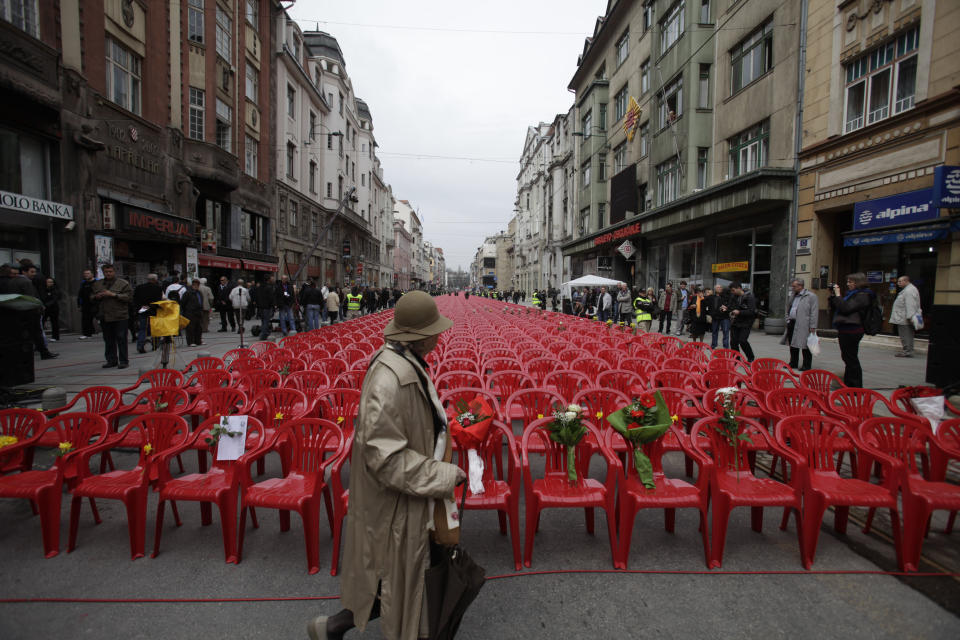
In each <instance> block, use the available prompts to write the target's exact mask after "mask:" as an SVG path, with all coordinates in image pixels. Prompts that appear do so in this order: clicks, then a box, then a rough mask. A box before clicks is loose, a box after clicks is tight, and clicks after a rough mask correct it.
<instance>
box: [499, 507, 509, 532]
mask: <svg viewBox="0 0 960 640" xmlns="http://www.w3.org/2000/svg"><path fill="white" fill-rule="evenodd" d="M497 520H499V521H500V535H502V536H505V535H507V514H506V512H504V511H497Z"/></svg>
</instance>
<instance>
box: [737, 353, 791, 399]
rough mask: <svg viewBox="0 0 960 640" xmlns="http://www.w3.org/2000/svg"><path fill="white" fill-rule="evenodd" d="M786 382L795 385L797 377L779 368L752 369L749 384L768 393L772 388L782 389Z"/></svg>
mask: <svg viewBox="0 0 960 640" xmlns="http://www.w3.org/2000/svg"><path fill="white" fill-rule="evenodd" d="M754 362H756V361H754ZM787 384H789V385H791V386H793V387H796V386H797V379H796V378H794V377H793V376H792V375H791V374H789V373H786V372H784V371H781V370H779V369H760V370H756V369H754V370H753V374H752V375H751V376H750V384H749V386H750V388H751V389H754V390H756V391H759V392H761V393H768V392H770V391H773V390H774V389H783V388H784V387H785V386H786V385H787Z"/></svg>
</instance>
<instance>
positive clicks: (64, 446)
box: [59, 442, 73, 455]
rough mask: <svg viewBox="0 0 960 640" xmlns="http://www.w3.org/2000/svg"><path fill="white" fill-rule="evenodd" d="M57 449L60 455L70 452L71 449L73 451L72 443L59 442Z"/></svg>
mask: <svg viewBox="0 0 960 640" xmlns="http://www.w3.org/2000/svg"><path fill="white" fill-rule="evenodd" d="M59 448H60V455H63V454H64V453H67V452H68V451H70V450H71V449H73V443H72V442H61V443H60V445H59Z"/></svg>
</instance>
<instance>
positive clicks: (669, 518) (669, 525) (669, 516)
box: [663, 508, 677, 533]
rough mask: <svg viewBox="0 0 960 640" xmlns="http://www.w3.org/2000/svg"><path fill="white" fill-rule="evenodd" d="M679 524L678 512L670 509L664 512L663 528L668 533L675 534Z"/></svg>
mask: <svg viewBox="0 0 960 640" xmlns="http://www.w3.org/2000/svg"><path fill="white" fill-rule="evenodd" d="M676 522H677V510H676V509H673V508H670V509H664V510H663V528H664V529H665V530H666V531H667V532H668V533H673V530H674V528H675V525H676Z"/></svg>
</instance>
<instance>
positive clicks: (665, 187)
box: [657, 157, 680, 206]
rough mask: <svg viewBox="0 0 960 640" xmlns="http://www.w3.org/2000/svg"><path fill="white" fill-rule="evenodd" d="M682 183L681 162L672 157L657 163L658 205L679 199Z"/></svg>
mask: <svg viewBox="0 0 960 640" xmlns="http://www.w3.org/2000/svg"><path fill="white" fill-rule="evenodd" d="M679 185H680V163H678V162H677V159H676V158H675V157H674V158H670V159H669V160H667V161H666V162H664V163H662V164H658V165H657V205H658V206H661V205H665V204H667V203H668V202H673V201H674V200H676V199H677V192H678V189H679Z"/></svg>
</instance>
